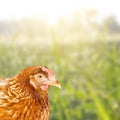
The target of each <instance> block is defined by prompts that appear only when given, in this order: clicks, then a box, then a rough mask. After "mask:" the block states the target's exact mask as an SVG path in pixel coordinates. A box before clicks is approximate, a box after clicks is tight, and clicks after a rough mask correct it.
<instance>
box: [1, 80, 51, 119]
mask: <svg viewBox="0 0 120 120" xmlns="http://www.w3.org/2000/svg"><path fill="white" fill-rule="evenodd" d="M7 84H8V81H7V80H5V81H4V80H3V79H2V80H0V120H48V119H49V103H48V95H47V94H45V95H41V92H40V91H39V92H38V93H36V92H34V91H32V92H31V91H30V89H27V87H26V86H19V84H18V83H17V82H15V83H14V82H13V83H12V85H10V86H8V87H6V85H7ZM15 86H16V87H15ZM17 86H18V87H17ZM13 88H15V89H13Z"/></svg>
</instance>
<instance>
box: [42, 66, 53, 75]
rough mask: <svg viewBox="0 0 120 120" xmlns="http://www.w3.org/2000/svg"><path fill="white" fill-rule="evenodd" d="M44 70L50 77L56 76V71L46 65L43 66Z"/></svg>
mask: <svg viewBox="0 0 120 120" xmlns="http://www.w3.org/2000/svg"><path fill="white" fill-rule="evenodd" d="M42 71H44V72H46V73H47V74H48V76H49V77H53V76H54V72H53V71H52V70H49V69H48V68H46V67H42Z"/></svg>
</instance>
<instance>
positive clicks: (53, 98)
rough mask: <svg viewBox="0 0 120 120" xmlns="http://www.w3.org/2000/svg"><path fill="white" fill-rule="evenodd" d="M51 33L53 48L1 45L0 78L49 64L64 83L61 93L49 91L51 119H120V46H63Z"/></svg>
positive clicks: (35, 45)
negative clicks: (27, 67)
mask: <svg viewBox="0 0 120 120" xmlns="http://www.w3.org/2000/svg"><path fill="white" fill-rule="evenodd" d="M51 33H52V37H51V39H52V45H51V46H42V45H40V44H29V43H28V44H26V45H19V44H18V42H17V40H13V41H14V42H13V41H11V42H9V44H6V42H0V76H14V75H15V74H16V73H18V72H19V71H20V70H21V69H23V68H24V67H26V66H29V65H46V66H48V67H50V68H51V69H53V70H54V71H55V73H56V76H57V79H58V80H59V81H60V82H61V84H62V90H59V89H56V88H54V87H51V88H50V90H49V99H50V103H51V108H50V109H51V114H50V119H51V120H120V114H119V113H120V95H119V91H120V73H119V71H120V52H119V49H120V48H119V45H117V43H115V42H114V43H112V44H109V43H107V42H106V43H105V42H100V41H99V42H96V43H94V44H91V43H79V42H78V43H74V44H67V45H65V44H63V45H62V44H58V42H57V39H58V38H57V36H56V35H55V33H54V31H51ZM14 39H17V38H14Z"/></svg>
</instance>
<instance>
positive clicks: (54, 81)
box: [44, 80, 61, 89]
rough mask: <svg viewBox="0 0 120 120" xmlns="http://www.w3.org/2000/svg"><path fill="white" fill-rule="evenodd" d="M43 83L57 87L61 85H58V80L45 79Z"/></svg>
mask: <svg viewBox="0 0 120 120" xmlns="http://www.w3.org/2000/svg"><path fill="white" fill-rule="evenodd" d="M44 84H45V85H52V86H55V87H58V88H60V89H61V85H60V83H59V81H57V80H47V81H45V83H44Z"/></svg>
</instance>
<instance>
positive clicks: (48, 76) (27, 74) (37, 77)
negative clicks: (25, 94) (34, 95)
mask: <svg viewBox="0 0 120 120" xmlns="http://www.w3.org/2000/svg"><path fill="white" fill-rule="evenodd" d="M18 77H19V78H21V77H22V79H24V80H26V81H29V83H30V84H31V85H32V86H33V87H34V88H35V89H41V90H42V91H45V90H47V89H48V88H49V86H51V85H53V86H56V87H58V88H61V85H60V83H59V82H58V81H57V80H56V78H55V74H54V72H53V71H52V70H50V69H49V68H47V67H45V66H31V67H27V68H25V69H24V70H23V71H22V72H21V73H20V74H18Z"/></svg>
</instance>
